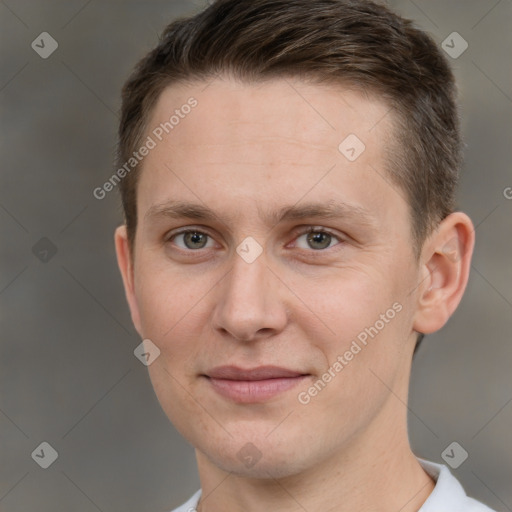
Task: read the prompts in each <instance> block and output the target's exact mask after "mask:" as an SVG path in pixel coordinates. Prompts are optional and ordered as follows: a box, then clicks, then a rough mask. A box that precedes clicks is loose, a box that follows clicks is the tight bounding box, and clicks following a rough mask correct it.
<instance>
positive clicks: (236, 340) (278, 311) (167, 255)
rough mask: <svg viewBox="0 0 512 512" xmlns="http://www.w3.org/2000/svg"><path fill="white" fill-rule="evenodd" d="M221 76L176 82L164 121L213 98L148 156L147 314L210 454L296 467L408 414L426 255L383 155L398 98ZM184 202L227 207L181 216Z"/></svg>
mask: <svg viewBox="0 0 512 512" xmlns="http://www.w3.org/2000/svg"><path fill="white" fill-rule="evenodd" d="M207 85H208V84H205V83H203V84H199V85H197V86H190V85H188V86H184V85H180V86H173V87H170V88H168V89H166V90H165V91H164V92H163V94H162V95H161V97H160V99H159V101H158V103H157V105H156V107H155V110H154V112H153V115H152V118H151V120H150V123H149V126H148V132H147V134H146V135H151V132H152V130H153V129H155V128H156V127H158V126H159V125H160V123H165V122H166V121H169V118H170V116H171V115H172V114H173V113H174V111H175V110H176V109H180V107H181V106H182V105H183V104H185V103H187V99H188V98H189V97H191V96H193V97H194V98H195V99H196V100H197V106H195V107H194V108H193V109H191V111H190V113H188V114H187V115H185V116H183V118H182V119H180V121H179V123H178V124H176V126H174V128H173V129H172V131H171V132H170V133H169V135H167V136H165V137H163V140H162V141H158V139H156V138H155V137H154V135H153V136H152V137H153V139H155V141H156V142H157V144H156V147H155V148H154V149H152V150H151V151H150V152H149V154H148V155H147V156H146V157H145V159H144V161H143V171H142V174H141V177H140V182H139V184H138V190H137V201H138V205H137V213H138V226H137V233H136V246H135V247H136V248H135V254H134V268H133V276H134V294H133V297H134V300H133V303H132V313H133V318H134V321H135V324H136V327H137V329H138V331H139V333H140V334H141V336H142V337H143V338H149V339H150V340H151V341H152V342H153V343H154V344H155V345H156V346H157V347H158V348H159V349H160V351H161V354H160V356H159V357H158V358H157V359H156V360H155V362H154V363H153V364H151V365H150V366H149V372H150V376H151V380H152V383H153V386H154V389H155V392H156V395H157V397H158V399H159V401H160V403H161V405H162V407H163V409H164V411H165V412H166V414H167V415H168V417H169V418H170V420H171V421H172V422H173V423H174V425H175V426H176V428H177V429H178V430H179V431H180V432H181V433H182V434H183V435H184V436H185V437H186V438H187V439H188V440H189V441H190V442H191V443H192V444H193V445H194V446H195V447H196V448H197V449H198V451H199V454H200V456H201V457H206V458H207V459H208V460H209V461H211V462H213V463H214V464H215V465H216V466H218V467H221V468H223V469H225V470H226V471H234V472H236V473H238V474H247V475H254V476H268V475H269V474H271V475H273V476H284V475H290V474H294V473H296V472H299V471H302V470H305V469H306V468H310V467H312V466H314V465H315V464H317V463H320V462H325V461H326V460H328V459H329V458H330V457H334V456H339V454H340V453H347V451H349V450H351V449H355V448H354V447H356V446H359V445H364V443H366V444H368V443H371V441H370V438H371V437H373V438H374V437H375V435H376V433H377V432H379V434H378V435H381V436H383V437H385V431H386V429H388V430H389V429H393V421H394V419H393V414H392V413H391V411H392V410H395V409H394V408H396V407H399V409H396V410H399V411H400V414H405V408H404V407H403V404H402V403H401V401H403V400H404V399H405V396H406V392H407V382H408V376H409V365H410V357H411V353H412V349H413V346H414V340H415V333H414V331H413V322H414V320H413V317H414V312H415V309H414V308H415V306H414V294H412V295H411V291H412V290H414V288H415V286H416V285H417V283H418V280H419V270H418V265H417V264H416V263H415V259H414V252H413V245H412V239H411V226H410V216H409V212H408V206H407V203H406V202H405V200H404V199H403V197H402V195H403V194H401V192H400V191H399V190H397V189H396V187H394V186H392V185H390V180H389V178H388V175H387V174H386V170H385V151H389V150H390V149H391V148H392V144H391V140H392V138H391V137H392V128H391V116H392V115H393V114H392V113H388V107H387V106H386V105H385V104H384V103H382V102H380V101H378V100H371V99H368V98H367V97H365V96H363V95H360V94H358V93H357V92H354V91H350V90H348V89H342V88H334V87H330V88H327V87H325V86H313V85H306V84H304V83H301V82H296V81H295V82H292V81H288V80H274V81H270V82H267V83H264V84H259V85H247V84H245V85H242V84H239V83H235V82H233V81H229V80H225V81H221V80H215V81H213V82H212V83H211V84H209V85H208V86H207ZM187 110H188V109H187ZM351 134H352V135H351ZM354 135H355V136H356V137H357V138H358V139H359V140H360V141H362V142H363V143H364V145H365V149H364V150H363V151H362V152H361V150H362V148H363V146H361V145H360V142H358V141H357V139H356V138H355V137H354ZM347 137H349V138H348V139H347ZM345 139H347V140H346V141H345ZM343 141H345V142H343ZM340 144H341V147H340ZM178 202H179V203H180V204H183V203H190V204H193V205H195V206H197V207H198V208H203V209H204V208H208V209H210V210H212V211H213V212H214V213H215V215H216V217H203V218H200V217H194V216H192V215H191V214H190V212H191V209H188V212H189V215H191V216H190V217H189V216H187V215H186V211H183V209H182V211H181V213H180V214H179V216H176V215H172V212H173V211H174V210H173V209H172V207H173V206H176V204H178ZM313 206H314V207H315V208H317V209H322V208H326V207H329V206H330V207H333V206H334V207H337V208H338V210H337V211H335V212H334V213H335V215H334V216H327V215H321V214H318V212H317V213H315V212H313V209H315V208H310V209H309V210H306V207H313ZM287 209H292V210H289V214H288V215H285V216H284V218H282V219H281V218H280V213H283V212H286V210H287ZM184 210H186V209H184ZM290 212H291V213H293V212H295V213H300V212H302V215H295V216H294V215H292V214H290ZM309 228H312V229H313V233H311V234H308V229H309ZM183 230H185V231H186V230H189V233H188V234H187V233H181V234H179V232H181V231H183ZM318 230H321V231H322V230H323V231H325V232H326V233H327V234H322V233H321V232H320V233H318ZM190 232H191V233H190ZM194 232H195V234H194ZM248 238H249V240H246V239H248ZM260 248H261V250H262V252H261V254H259V252H258V251H259V250H260ZM365 329H366V330H365ZM365 333H366V337H365ZM354 342H355V343H354ZM347 352H349V353H351V354H352V356H350V354H347ZM336 362H338V364H336ZM225 367H228V368H227V369H226V368H225ZM262 367H272V368H270V369H269V368H262ZM253 370H254V371H253ZM244 371H247V372H246V373H244ZM329 376H330V378H329ZM251 379H252V380H251ZM319 380H320V381H322V382H323V385H322V383H318V381H319ZM315 383H317V384H316V386H315ZM315 390H316V392H315ZM395 395H398V397H399V399H397V397H396V396H395ZM248 443H250V444H248ZM258 459H259V460H258ZM254 461H256V462H254Z"/></svg>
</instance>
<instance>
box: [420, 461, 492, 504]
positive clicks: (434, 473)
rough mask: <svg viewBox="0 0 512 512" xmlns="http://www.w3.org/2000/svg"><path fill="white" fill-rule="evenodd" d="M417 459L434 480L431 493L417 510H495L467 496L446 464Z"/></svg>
mask: <svg viewBox="0 0 512 512" xmlns="http://www.w3.org/2000/svg"><path fill="white" fill-rule="evenodd" d="M418 461H419V463H420V464H421V466H422V467H423V469H424V470H425V471H426V472H427V473H428V474H429V475H430V476H431V477H432V478H433V479H434V480H435V481H436V486H435V487H434V490H433V491H432V494H431V495H430V496H429V497H428V498H427V501H425V503H424V504H423V506H422V507H421V508H420V510H419V511H418V512H495V511H493V510H492V509H490V508H489V507H487V506H486V505H484V504H483V503H480V502H479V501H477V500H475V499H473V498H470V497H469V496H467V494H466V493H465V491H464V489H463V487H462V485H461V484H460V483H459V481H458V480H457V479H456V478H455V477H454V476H453V475H452V474H451V472H450V470H449V469H448V468H447V467H446V466H444V465H442V464H435V463H434V462H430V461H427V460H423V459H418Z"/></svg>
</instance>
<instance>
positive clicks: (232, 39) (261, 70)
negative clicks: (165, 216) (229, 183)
mask: <svg viewBox="0 0 512 512" xmlns="http://www.w3.org/2000/svg"><path fill="white" fill-rule="evenodd" d="M217 75H228V76H231V77H233V78H235V79H238V80H241V81H245V82H248V83H250V82H257V81H261V80H266V79H271V78H285V77H296V78H301V79H304V80H307V81H309V82H313V83H319V84H320V83H331V84H332V83H334V84H341V85H347V84H348V85H350V86H351V87H355V88H357V89H359V90H362V91H364V92H366V93H369V94H377V95H378V96H379V97H381V98H382V100H383V101H384V102H386V103H387V105H388V106H389V107H390V109H391V110H392V111H393V114H392V120H393V123H394V125H395V126H396V130H395V132H396V135H395V139H396V140H395V144H394V145H393V146H394V147H393V148H392V151H389V154H388V157H387V160H388V161H387V166H386V167H387V171H388V172H387V174H388V178H389V180H390V181H391V182H393V184H394V185H395V186H397V187H398V188H399V189H401V191H402V192H403V193H404V195H405V197H406V199H407V201H408V203H409V206H410V212H411V219H412V236H413V240H414V244H415V249H416V254H417V255H418V254H419V250H420V249H421V246H422V244H423V241H424V239H425V237H426V236H427V235H428V234H429V233H430V232H431V230H432V229H433V228H434V227H435V226H436V225H437V223H438V222H439V221H441V220H442V219H443V218H444V217H446V216H447V215H448V214H449V213H451V212H452V211H453V210H454V201H455V199H454V195H455V187H456V184H457V180H458V175H459V169H460V166H461V160H462V158H461V145H462V144H461V140H460V133H459V120H458V114H457V106H456V91H455V84H454V78H453V74H452V72H451V70H450V67H449V65H448V63H447V60H446V58H445V56H444V55H443V54H442V53H441V51H440V50H439V48H438V47H437V45H436V44H435V42H434V41H433V40H432V39H431V37H430V36H428V35H427V34H426V33H424V32H423V31H421V30H418V29H416V28H414V27H413V24H412V22H411V21H410V20H405V19H403V18H401V17H400V16H398V15H396V14H394V13H393V12H392V11H390V10H389V9H388V8H387V7H385V6H384V5H381V4H378V3H376V2H372V1H369V0H217V1H216V2H214V3H213V4H212V5H210V6H209V7H208V8H206V9H205V10H204V11H202V12H200V13H199V14H197V15H195V16H192V17H189V18H184V19H179V20H176V21H174V22H173V23H171V24H170V25H168V26H167V27H166V28H165V30H164V32H163V34H162V37H161V40H160V43H159V44H158V46H157V47H156V48H154V49H153V50H152V51H151V52H150V53H149V54H148V55H147V56H145V57H144V58H143V59H142V60H141V61H140V62H139V63H138V65H137V66H136V68H135V70H134V72H133V73H132V75H131V76H130V77H129V79H128V80H127V82H126V84H125V85H124V87H123V92H122V111H121V121H120V126H119V143H118V155H117V159H118V162H117V163H118V165H119V166H122V165H123V163H124V162H126V161H128V159H129V158H130V157H131V156H132V154H133V152H134V151H135V150H136V149H137V148H138V147H139V146H140V144H141V141H142V137H143V136H144V134H145V132H146V130H147V129H148V126H147V124H148V120H149V117H150V115H151V113H152V109H153V107H154V106H155V103H156V101H157V99H158V97H159V95H160V94H161V92H162V91H163V89H164V88H166V87H168V86H169V85H172V84H175V83H179V82H181V83H183V82H190V83H193V82H195V81H207V80H210V79H212V78H213V77H215V76H217ZM137 167H139V168H137ZM137 167H135V168H134V169H133V171H132V172H130V173H128V174H127V175H126V177H125V178H124V179H123V180H121V182H120V190H121V197H122V205H123V209H124V215H125V222H126V226H127V231H128V238H129V241H130V245H131V247H132V252H133V247H134V242H135V231H136V226H137V201H136V188H137V181H138V176H139V174H140V164H139V165H138V166H137Z"/></svg>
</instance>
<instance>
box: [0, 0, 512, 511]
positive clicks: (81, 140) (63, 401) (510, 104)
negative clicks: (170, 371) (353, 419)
mask: <svg viewBox="0 0 512 512" xmlns="http://www.w3.org/2000/svg"><path fill="white" fill-rule="evenodd" d="M389 3H390V5H391V6H392V7H394V8H396V10H397V11H398V12H400V13H401V14H403V15H404V16H406V17H410V18H412V19H414V20H416V22H417V24H418V25H419V26H421V27H422V28H424V29H425V30H427V31H428V32H429V33H431V34H432V36H433V37H434V39H435V40H436V41H437V42H439V44H440V45H441V44H442V42H443V41H444V40H445V39H446V38H447V36H448V35H449V34H451V33H452V32H458V33H459V34H460V35H461V36H462V37H463V38H464V40H465V41H467V43H468V45H469V46H468V48H467V50H466V51H465V52H464V53H463V54H462V55H460V56H459V57H457V58H455V59H451V61H452V63H453V66H454V69H455V72H456V74H457V77H458V79H459V85H460V90H461V103H462V114H463V126H464V133H465V138H466V142H467V145H468V148H467V153H466V165H465V170H464V175H463V179H462V184H461V188H460V194H459V204H460V207H461V208H462V209H464V210H465V211H466V212H468V213H469V215H470V216H471V217H472V219H473V220H474V222H475V224H476V225H477V230H476V234H477V245H476V252H475V256H474V262H473V270H472V275H471V279H470V283H469V288H468V291H467V293H466V295H465V297H464V299H463V301H462V304H461V306H460V307H459V309H458V311H457V312H456V313H455V315H454V316H453V317H452V319H451V320H450V321H449V323H448V325H447V326H446V327H445V328H444V329H443V330H442V331H441V332H440V333H438V334H436V335H432V336H429V337H427V338H426V339H425V341H424V342H423V346H422V348H421V349H420V351H419V353H418V355H417V357H416V361H415V363H414V367H413V377H412V384H411V396H410V415H409V416H410V430H411V442H412V445H413V448H414V450H415V452H416V453H417V454H418V455H420V456H422V457H424V458H427V459H431V460H434V461H438V462H442V459H441V453H442V452H443V450H444V449H445V448H446V447H447V446H448V445H449V444H450V443H451V442H453V441H456V442H458V443H459V444H460V445H461V446H463V447H464V449H465V450H466V451H467V452H468V454H469V457H468V459H467V460H466V461H465V462H464V463H463V464H462V465H461V466H460V467H459V468H458V469H456V470H453V472H454V473H455V474H456V476H457V477H458V478H459V479H460V480H461V481H462V483H463V484H464V486H465V487H466V489H467V490H468V491H469V493H470V494H472V495H473V496H475V497H477V498H479V499H481V500H483V501H485V502H486V503H488V504H489V505H491V506H492V507H494V508H496V509H497V510H499V511H505V510H512V485H511V483H512V454H511V452H512V442H511V437H510V432H511V430H512V429H511V427H512V379H511V372H510V366H511V362H512V343H510V338H511V335H510V333H511V329H512V312H511V309H512V305H511V303H512V266H511V263H510V262H511V255H512V250H511V249H512V237H511V235H512V229H511V228H512V222H511V219H512V199H507V198H506V197H505V195H507V193H506V191H507V190H509V192H510V194H509V197H511V196H512V189H507V187H512V174H511V172H510V162H512V154H511V153H512V152H511V147H512V144H511V140H510V133H511V123H510V121H511V119H512V87H511V85H512V81H511V63H510V62H511V59H510V55H511V49H512V37H511V32H512V31H511V30H510V28H511V26H512V25H511V23H512V3H511V1H510V0H501V1H494V0H493V1H491V0H471V1H470V0H458V1H451V2H446V1H440V0H435V1H421V0H416V1H412V0H411V1H410V0H397V1H391V2H389ZM203 6H204V5H203V4H202V3H201V2H200V1H197V2H195V1H191V0H189V1H185V0H182V1H165V2H164V1H149V2H141V1H124V2H121V1H114V0H110V1H99V0H92V1H86V0H75V1H67V2H65V1H55V0H51V1H50V0H48V1H38V2H37V1H26V0H2V1H1V2H0V17H1V18H0V19H1V25H0V38H1V64H0V65H1V78H0V92H1V108H2V110H1V128H2V137H1V145H2V146H1V147H2V159H1V163H0V165H1V186H0V229H1V243H0V252H1V263H2V266H1V274H0V315H1V322H2V328H1V344H0V448H1V458H0V510H2V511H5V512H27V511H29V510H37V511H39V512H46V511H48V512H49V511H52V512H53V511H61V510H62V511H63V510H74V511H80V512H89V511H97V510H101V511H104V512H106V511H112V512H118V511H119V512H121V511H123V512H136V511H142V510H144V511H155V512H156V511H165V510H170V509H171V508H173V507H174V506H176V505H178V504H179V503H181V502H183V501H184V500H185V499H186V498H188V497H189V495H190V494H191V493H192V492H194V491H195V490H196V489H197V488H198V486H199V481H198V478H197V474H196V469H195V460H194V454H193V450H192V448H191V447H190V446H188V445H187V444H186V443H185V442H184V441H183V440H182V439H181V437H180V436H179V435H178V434H177V432H176V431H175V430H174V428H173V427H172V425H171V424H170V423H169V421H168V420H167V418H166V416H165V415H164V414H163V412H162V411H161V410H160V407H159V405H158V403H157V400H156V398H155V397H154V394H153V391H152V388H151V384H150V382H149V378H148V376H147V371H146V368H145V367H144V366H143V365H142V364H140V363H139V361H138V360H137V359H136V358H135V357H134V355H133V350H134V348H135V347H136V346H137V345H138V343H139V341H140V340H139V339H138V337H137V335H136V333H135V331H134V329H133V328H132V326H131V321H130V318H129V314H128V309H127V306H126V304H125V299H124V295H123V290H122V285H121V280H120V277H119V273H118V270H117V267H116V263H115V255H114V247H113V230H114V228H115V227H116V225H118V224H119V223H120V220H121V214H120V209H119V205H118V197H117V195H116V194H115V193H111V194H109V195H108V196H107V197H106V198H105V199H104V200H102V201H99V200H97V199H95V198H94V197H93V195H92V190H93V189H94V188H95V187H97V186H98V185H101V184H102V183H103V182H104V181H105V179H106V178H107V177H108V176H110V175H111V172H112V161H113V148H114V144H115V132H116V129H117V121H118V118H117V111H118V109H119V105H120V101H119V99H120V98H119V96H120V87H121V85H122V83H123V81H124V79H125V78H126V77H127V75H128V73H129V71H130V69H131V67H132V66H133V65H134V63H135V62H136V61H137V60H138V59H139V58H140V57H142V56H143V55H144V54H145V53H146V52H147V51H148V50H149V49H150V48H152V47H153V46H154V45H155V43H156V41H157V34H158V33H159V32H160V31H161V29H162V28H163V27H164V26H165V25H166V24H167V23H168V22H170V21H171V20H172V19H173V18H175V17H177V16H182V15H188V14H192V13H195V12H197V11H198V10H200V9H201V8H202V7H203ZM42 32H48V33H49V34H50V35H51V36H52V37H53V38H54V39H55V41H57V44H58V48H57V50H56V51H55V52H54V53H53V54H52V55H50V56H49V57H48V58H46V59H43V58H42V57H40V55H39V54H38V53H36V51H35V49H33V48H32V47H31V43H32V41H34V40H36V42H37V37H38V36H39V34H41V33H42ZM45 37H46V36H45ZM45 41H46V43H45V45H44V47H45V48H44V49H43V48H39V51H40V52H44V51H49V50H50V49H51V44H53V43H52V42H51V41H50V40H49V39H46V40H45ZM454 44H455V43H454ZM457 44H459V43H457ZM39 45H40V46H42V45H41V44H40V43H39ZM456 49H457V48H456ZM504 191H505V193H504ZM41 442H48V443H49V444H50V445H51V446H52V447H53V448H54V449H55V450H56V451H57V452H58V459H57V460H56V461H55V463H54V464H52V465H51V466H50V467H49V468H48V469H46V470H43V469H42V468H40V467H39V466H38V465H37V464H36V462H35V460H33V458H32V456H31V454H32V453H33V451H34V450H35V449H36V448H37V447H38V446H39V445H40V443H41Z"/></svg>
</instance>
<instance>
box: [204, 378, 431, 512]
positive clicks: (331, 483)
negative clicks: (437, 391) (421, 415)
mask: <svg viewBox="0 0 512 512" xmlns="http://www.w3.org/2000/svg"><path fill="white" fill-rule="evenodd" d="M406 378H408V376H404V382H403V383H402V384H403V385H402V386H400V385H399V386H397V387H396V388H395V389H401V390H404V389H405V390H407V385H406V382H407V380H406ZM405 394H407V393H405ZM406 401H407V396H405V397H404V399H399V398H398V395H396V394H390V395H389V396H388V398H387V401H386V403H385V404H384V405H383V407H382V408H381V410H380V412H379V414H378V415H377V416H376V417H375V418H374V419H373V421H372V422H371V423H370V424H369V425H367V427H366V428H365V429H362V430H361V431H359V432H356V433H355V434H354V435H353V436H352V437H351V438H350V439H348V440H346V441H345V443H344V444H342V445H341V446H339V447H338V448H337V449H336V450H333V451H332V454H331V455H330V457H329V458H328V459H324V460H321V461H318V462H317V463H316V464H313V465H312V466H311V467H309V468H308V469H307V470H306V471H302V472H300V473H297V474H291V475H288V476H285V477H280V478H273V477H272V475H271V474H269V478H248V477H247V476H239V475H236V474H234V473H230V472H227V471H224V470H222V469H220V468H219V467H217V466H216V465H215V464H213V463H212V461H211V460H210V459H208V458H207V457H206V456H205V455H204V454H202V453H201V452H199V451H198V450H196V457H197V462H198V469H199V477H200V480H201V488H202V496H201V500H200V503H199V507H198V512H223V511H226V510H229V511H230V512H261V511H267V510H279V511H282V512H292V511H293V512H296V511H299V510H301V511H303V510H326V511H336V512H353V511H354V510H359V511H361V512H369V511H375V510H379V511H380V512H397V511H398V510H399V511H400V512H417V511H418V510H419V509H420V508H421V506H422V505H423V503H424V502H425V500H426V499H427V498H428V496H429V495H430V494H431V492H432V490H433V489H434V482H433V480H432V479H431V478H430V476H429V475H427V473H426V472H425V471H424V470H423V468H422V467H421V465H420V464H419V462H418V460H417V459H416V457H415V456H414V454H413V452H412V450H411V448H410V445H409V440H408V435H407V408H406V406H405V405H404V404H405V403H406Z"/></svg>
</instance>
